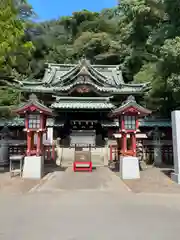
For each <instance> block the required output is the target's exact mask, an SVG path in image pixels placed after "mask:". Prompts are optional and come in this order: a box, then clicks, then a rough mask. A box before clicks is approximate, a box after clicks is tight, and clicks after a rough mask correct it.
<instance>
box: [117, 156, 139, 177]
mask: <svg viewBox="0 0 180 240" xmlns="http://www.w3.org/2000/svg"><path fill="white" fill-rule="evenodd" d="M120 177H121V178H122V179H124V180H125V179H126V180H128V179H139V178H140V169H139V160H138V158H137V157H130V156H128V157H121V159H120Z"/></svg>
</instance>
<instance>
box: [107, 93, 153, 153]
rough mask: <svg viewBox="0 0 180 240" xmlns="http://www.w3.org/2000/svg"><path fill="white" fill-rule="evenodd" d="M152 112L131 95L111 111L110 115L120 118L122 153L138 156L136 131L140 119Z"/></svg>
mask: <svg viewBox="0 0 180 240" xmlns="http://www.w3.org/2000/svg"><path fill="white" fill-rule="evenodd" d="M150 113H151V111H150V110H148V109H146V108H144V107H142V106H140V105H139V104H137V102H136V100H135V98H134V97H133V96H129V97H128V98H127V100H126V101H125V102H123V103H122V105H121V106H120V107H118V108H116V109H115V110H113V111H112V112H111V114H110V117H112V118H118V120H119V137H120V141H119V142H118V147H119V148H120V151H121V154H122V155H130V156H136V133H137V132H138V127H139V119H140V118H142V117H144V116H146V115H148V114H150ZM128 140H129V141H128Z"/></svg>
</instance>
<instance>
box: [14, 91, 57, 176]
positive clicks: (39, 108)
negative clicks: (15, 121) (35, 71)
mask: <svg viewBox="0 0 180 240" xmlns="http://www.w3.org/2000/svg"><path fill="white" fill-rule="evenodd" d="M15 112H16V113H17V114H19V115H20V116H23V117H24V118H25V129H24V131H26V133H27V151H26V157H25V162H24V170H23V176H25V175H26V173H27V176H25V178H40V175H41V174H40V168H41V166H42V163H43V161H44V159H43V150H44V149H43V134H44V133H45V132H46V131H47V128H46V120H47V117H48V116H51V115H52V110H51V109H49V108H48V107H46V106H45V105H43V104H42V103H40V102H39V101H38V99H37V97H36V95H34V94H32V95H30V98H29V100H28V102H26V103H24V104H22V105H21V106H19V107H18V109H16V110H15ZM35 138H37V139H36V140H37V141H36V143H35ZM38 166H40V167H38ZM33 168H34V171H35V172H36V174H37V176H35V177H33ZM35 168H39V169H35Z"/></svg>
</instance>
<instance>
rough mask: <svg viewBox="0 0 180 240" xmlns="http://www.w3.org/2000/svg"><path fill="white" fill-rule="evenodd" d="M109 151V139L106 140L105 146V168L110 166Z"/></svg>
mask: <svg viewBox="0 0 180 240" xmlns="http://www.w3.org/2000/svg"><path fill="white" fill-rule="evenodd" d="M108 151H109V146H108V138H105V146H104V166H108V164H109V158H108Z"/></svg>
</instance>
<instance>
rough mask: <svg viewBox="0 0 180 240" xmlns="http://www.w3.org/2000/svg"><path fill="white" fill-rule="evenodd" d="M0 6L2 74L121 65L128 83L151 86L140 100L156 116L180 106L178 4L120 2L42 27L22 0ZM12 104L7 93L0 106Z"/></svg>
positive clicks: (143, 0) (175, 1) (21, 76)
mask: <svg viewBox="0 0 180 240" xmlns="http://www.w3.org/2000/svg"><path fill="white" fill-rule="evenodd" d="M15 2H16V4H14V3H15ZM2 3H3V5H2ZM1 6H2V8H1V9H2V11H1V12H0V73H3V74H5V75H6V76H13V77H14V78H16V79H18V80H22V79H25V78H29V79H32V78H37V79H39V78H41V77H42V76H43V74H44V65H45V63H46V62H55V63H70V62H72V63H74V62H77V61H78V59H79V58H81V57H82V56H86V58H88V59H89V60H90V61H91V62H92V63H98V64H119V65H120V68H121V69H122V71H123V76H124V80H125V82H127V83H128V82H135V83H139V82H141V83H142V82H143V83H145V82H150V86H151V89H150V91H149V92H148V93H147V94H146V96H145V99H144V100H145V102H146V105H147V106H148V107H149V108H151V109H153V110H154V113H155V114H158V115H161V116H169V114H170V112H171V111H172V110H173V109H177V108H178V107H179V106H180V87H179V86H180V77H179V76H180V66H179V65H180V37H179V36H180V20H179V9H180V2H179V0H173V1H170V0H121V1H120V3H119V5H118V6H116V7H114V8H110V9H104V10H102V11H101V12H90V11H88V10H82V11H79V12H74V13H72V16H64V17H61V18H59V19H57V20H51V21H46V22H41V23H35V22H33V21H31V18H32V16H34V12H33V9H32V8H31V6H29V5H28V3H27V2H26V1H24V0H14V1H13V0H1ZM7 26H8V27H7ZM8 94H9V95H8ZM6 96H12V98H11V97H8V98H7V97H6ZM6 98H7V99H8V101H7V99H6ZM15 99H16V100H17V99H19V94H18V93H17V92H16V91H15V92H14V93H13V92H12V89H10V88H8V89H6V92H4V95H3V97H2V101H0V105H6V104H9V105H11V104H12V102H17V101H16V100H15Z"/></svg>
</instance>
